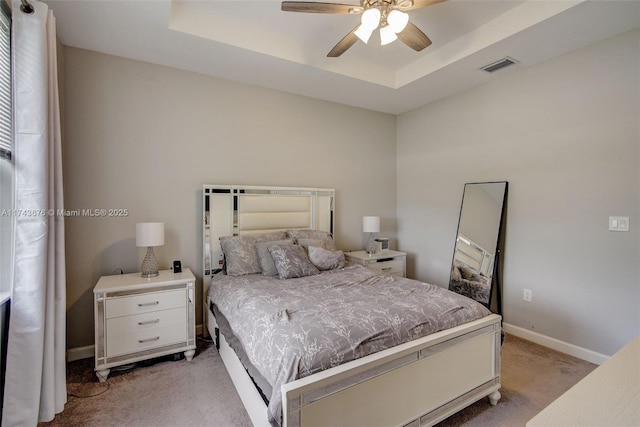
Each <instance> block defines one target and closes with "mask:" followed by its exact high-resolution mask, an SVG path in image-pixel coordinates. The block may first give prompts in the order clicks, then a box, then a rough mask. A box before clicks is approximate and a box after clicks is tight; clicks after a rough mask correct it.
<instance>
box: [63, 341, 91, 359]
mask: <svg viewBox="0 0 640 427" xmlns="http://www.w3.org/2000/svg"><path fill="white" fill-rule="evenodd" d="M94 348H95V346H93V345H85V346H84V347H75V348H70V349H69V350H67V362H73V361H74V360H80V359H88V358H90V357H94V356H95V352H94Z"/></svg>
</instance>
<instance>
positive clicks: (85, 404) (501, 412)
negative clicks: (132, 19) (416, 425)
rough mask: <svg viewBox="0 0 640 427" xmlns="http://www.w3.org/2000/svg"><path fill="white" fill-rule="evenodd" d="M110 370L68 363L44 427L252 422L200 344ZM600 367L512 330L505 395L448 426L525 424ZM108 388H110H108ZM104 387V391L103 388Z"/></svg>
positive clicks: (213, 355) (208, 348) (211, 351)
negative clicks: (104, 379)
mask: <svg viewBox="0 0 640 427" xmlns="http://www.w3.org/2000/svg"><path fill="white" fill-rule="evenodd" d="M144 365H146V366H141V365H138V366H136V367H135V368H134V369H131V370H129V371H122V372H113V373H112V374H111V375H110V376H109V385H108V386H107V384H105V383H98V382H97V380H96V377H95V375H94V373H93V359H84V360H80V361H76V362H72V363H69V365H68V374H67V375H68V377H67V380H68V392H69V393H70V394H75V395H93V394H97V393H101V392H102V394H100V395H98V396H95V397H87V398H80V397H74V396H71V395H70V396H69V399H68V402H67V404H66V406H65V410H64V412H62V413H61V414H59V415H57V416H56V418H55V419H54V420H53V421H52V422H50V423H41V424H40V425H39V426H40V427H48V426H51V427H67V426H136V427H138V426H149V427H151V426H155V427H163V426H167V427H169V426H171V427H173V426H204V425H209V426H223V427H227V426H228V427H236V426H237V427H241V426H250V425H251V422H250V420H249V417H248V416H247V414H246V412H245V411H244V407H243V406H242V403H241V402H240V398H239V397H238V395H237V394H236V392H235V389H234V387H233V384H232V382H231V379H230V378H229V376H228V375H227V372H226V370H225V368H224V365H223V364H222V361H221V360H220V357H219V356H218V353H217V352H216V350H215V348H214V347H213V346H212V345H210V344H207V343H202V342H201V343H199V346H198V351H197V353H196V356H195V358H194V359H193V361H191V362H187V361H186V360H179V361H175V362H174V361H167V360H159V361H156V362H155V363H152V364H151V363H145V364H144ZM595 367H596V365H594V364H591V363H588V362H585V361H582V360H580V359H576V358H574V357H571V356H567V355H564V354H562V353H558V352H556V351H553V350H549V349H547V348H545V347H541V346H539V345H536V344H533V343H530V342H528V341H524V340H522V339H519V338H516V337H513V336H510V335H507V337H506V339H505V342H504V345H503V347H502V389H501V393H502V399H501V400H500V402H499V403H498V405H496V406H491V405H490V404H489V402H488V399H486V398H485V399H482V400H480V401H478V402H476V403H475V404H473V405H471V406H470V407H468V408H466V409H464V410H462V411H460V412H459V413H457V414H455V415H453V416H452V417H450V418H448V419H447V420H445V421H443V422H442V423H440V424H438V426H439V427H445V426H447V427H448V426H469V427H471V426H509V427H511V426H514V427H515V426H524V425H525V423H526V422H527V421H528V420H529V419H531V418H532V417H533V416H534V415H535V414H537V413H538V412H539V411H540V410H542V409H543V408H545V407H546V406H547V405H548V404H549V403H551V402H552V401H553V400H554V399H556V398H557V397H559V396H560V395H561V394H562V393H564V392H565V391H566V390H568V389H569V388H570V387H571V386H572V385H574V384H575V383H576V382H578V381H579V380H580V379H581V378H583V377H584V376H585V375H587V374H588V373H589V372H591V371H592V370H593V369H595ZM107 387H108V389H107ZM105 390H106V391H105Z"/></svg>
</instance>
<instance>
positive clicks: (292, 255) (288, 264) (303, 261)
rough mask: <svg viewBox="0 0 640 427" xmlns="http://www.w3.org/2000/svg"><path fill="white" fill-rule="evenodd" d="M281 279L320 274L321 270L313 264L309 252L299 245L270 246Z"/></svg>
mask: <svg viewBox="0 0 640 427" xmlns="http://www.w3.org/2000/svg"><path fill="white" fill-rule="evenodd" d="M268 250H269V253H270V254H271V257H272V258H273V261H274V263H275V265H276V270H278V277H279V278H281V279H294V278H296V277H306V276H313V275H315V274H319V273H320V271H319V270H318V269H317V268H316V266H315V265H313V264H311V261H309V257H308V256H307V253H306V252H305V251H304V248H303V247H302V246H298V245H274V246H268Z"/></svg>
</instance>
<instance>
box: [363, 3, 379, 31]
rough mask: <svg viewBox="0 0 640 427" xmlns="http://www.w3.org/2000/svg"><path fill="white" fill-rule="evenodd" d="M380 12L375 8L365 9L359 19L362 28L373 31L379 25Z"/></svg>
mask: <svg viewBox="0 0 640 427" xmlns="http://www.w3.org/2000/svg"><path fill="white" fill-rule="evenodd" d="M380 15H381V14H380V11H379V10H378V9H377V8H372V9H367V10H365V11H364V13H363V14H362V17H361V18H360V23H361V24H362V26H363V27H364V28H366V29H368V30H371V31H373V30H375V29H376V28H378V25H380Z"/></svg>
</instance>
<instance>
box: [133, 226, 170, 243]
mask: <svg viewBox="0 0 640 427" xmlns="http://www.w3.org/2000/svg"><path fill="white" fill-rule="evenodd" d="M162 245H164V222H139V223H137V224H136V246H142V247H145V246H146V247H150V246H162Z"/></svg>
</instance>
